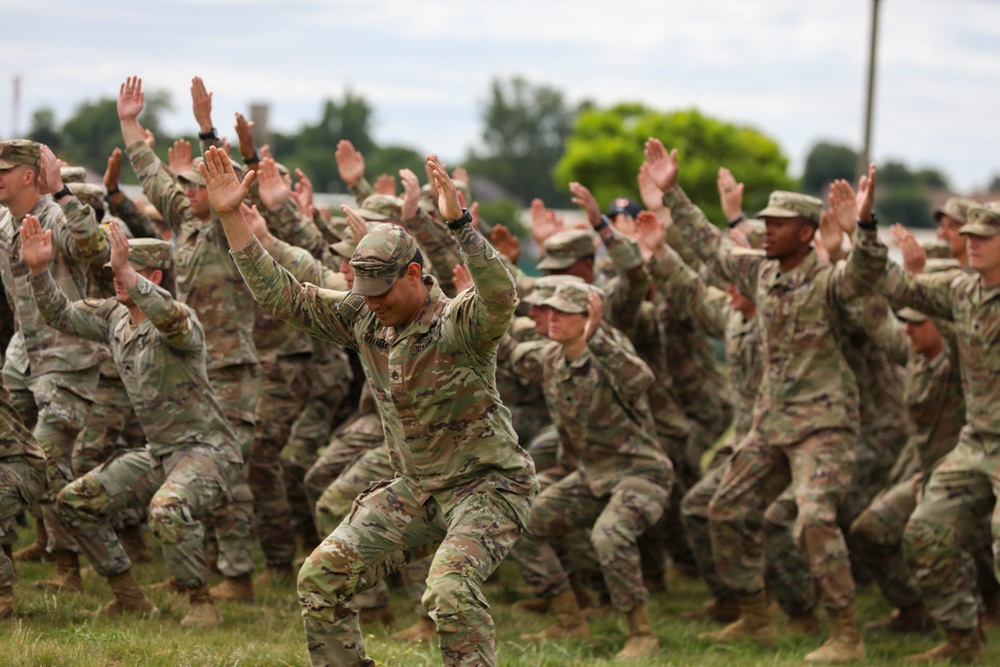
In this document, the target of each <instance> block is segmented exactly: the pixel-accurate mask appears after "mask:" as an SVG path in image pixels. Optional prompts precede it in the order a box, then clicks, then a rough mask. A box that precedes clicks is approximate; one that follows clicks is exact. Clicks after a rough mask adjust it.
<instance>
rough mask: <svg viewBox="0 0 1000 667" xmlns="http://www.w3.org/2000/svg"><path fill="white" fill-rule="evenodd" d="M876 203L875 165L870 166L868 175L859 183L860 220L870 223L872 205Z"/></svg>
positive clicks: (858, 203) (858, 205) (858, 204)
mask: <svg viewBox="0 0 1000 667" xmlns="http://www.w3.org/2000/svg"><path fill="white" fill-rule="evenodd" d="M874 201H875V163H874V162H871V163H869V164H868V173H867V174H866V175H864V176H862V177H861V180H859V181H858V197H857V207H858V220H862V221H864V222H870V221H871V219H872V203H873V202H874Z"/></svg>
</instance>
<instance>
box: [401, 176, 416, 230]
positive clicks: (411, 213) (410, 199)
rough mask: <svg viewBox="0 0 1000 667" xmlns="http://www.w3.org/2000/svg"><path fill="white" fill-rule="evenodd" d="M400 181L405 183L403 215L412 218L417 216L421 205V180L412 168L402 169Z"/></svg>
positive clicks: (407, 218) (405, 217)
mask: <svg viewBox="0 0 1000 667" xmlns="http://www.w3.org/2000/svg"><path fill="white" fill-rule="evenodd" d="M399 181H400V183H402V184H403V206H402V213H401V217H402V218H403V220H410V219H412V218H415V217H416V216H417V209H418V208H419V207H420V181H419V180H417V175H416V174H415V173H413V170H412V169H400V170H399Z"/></svg>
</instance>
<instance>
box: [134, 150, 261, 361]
mask: <svg viewBox="0 0 1000 667" xmlns="http://www.w3.org/2000/svg"><path fill="white" fill-rule="evenodd" d="M126 153H127V155H128V157H129V160H131V162H132V167H133V169H135V173H136V175H137V176H138V177H139V181H140V182H141V183H142V190H143V192H144V193H145V194H146V197H147V198H148V199H149V201H150V202H152V204H153V205H154V206H155V207H156V208H157V210H159V211H160V213H161V214H162V215H163V219H164V220H165V221H166V223H167V224H169V225H170V228H171V229H173V231H174V235H175V236H176V238H177V242H176V245H175V251H174V252H175V254H174V259H175V266H176V267H177V293H178V295H179V296H180V298H181V299H182V300H183V301H184V303H186V304H188V305H189V306H191V307H192V308H194V311H195V312H196V313H198V318H199V319H200V320H201V322H202V325H203V326H204V327H205V331H206V333H207V344H208V357H207V364H208V368H209V370H214V369H217V368H225V367H226V366H236V365H240V364H253V363H257V350H256V348H255V347H254V343H253V324H254V307H253V298H252V297H251V296H250V293H249V292H248V291H247V289H246V286H245V285H244V284H243V280H242V279H241V278H240V274H239V271H237V270H236V267H235V266H234V265H233V262H232V260H231V259H230V257H229V244H228V243H227V241H226V235H225V233H224V232H223V230H222V223H220V222H219V221H218V220H216V219H214V218H213V219H211V220H209V221H207V222H205V221H202V220H199V219H198V218H196V217H195V216H193V215H192V214H191V210H190V207H189V200H188V198H187V195H185V194H184V190H183V189H182V188H181V186H180V185H179V184H178V183H177V181H175V180H174V177H173V176H172V175H171V173H170V171H169V170H168V169H167V168H166V167H165V166H164V165H163V164H162V163H161V162H160V159H159V158H158V157H157V156H156V154H155V153H153V151H151V150H149V147H148V146H147V145H146V144H145V142H142V141H137V142H135V143H134V144H132V145H131V146H129V147H128V148H127V149H126Z"/></svg>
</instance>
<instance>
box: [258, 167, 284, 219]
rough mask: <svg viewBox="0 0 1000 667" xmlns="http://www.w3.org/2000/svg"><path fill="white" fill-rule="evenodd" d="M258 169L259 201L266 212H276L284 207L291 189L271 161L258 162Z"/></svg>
mask: <svg viewBox="0 0 1000 667" xmlns="http://www.w3.org/2000/svg"><path fill="white" fill-rule="evenodd" d="M258 169H260V174H258V181H257V193H258V194H259V195H260V201H261V203H263V204H264V207H265V208H266V209H267V210H269V211H277V210H278V209H279V208H281V207H282V206H284V204H285V201H287V199H288V195H289V193H290V192H291V188H289V187H288V182H287V181H285V179H284V178H283V177H282V175H281V172H280V171H278V165H277V163H275V161H274V160H273V159H271V158H269V157H266V158H264V159H263V160H261V161H260V166H259V167H258Z"/></svg>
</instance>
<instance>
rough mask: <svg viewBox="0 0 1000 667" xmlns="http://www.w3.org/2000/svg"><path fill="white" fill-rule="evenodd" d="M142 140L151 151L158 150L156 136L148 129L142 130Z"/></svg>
mask: <svg viewBox="0 0 1000 667" xmlns="http://www.w3.org/2000/svg"><path fill="white" fill-rule="evenodd" d="M142 140H143V141H145V142H146V145H147V146H149V150H151V151H155V150H156V135H155V134H154V133H153V131H152V130H151V129H149V128H148V127H144V128H142Z"/></svg>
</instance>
